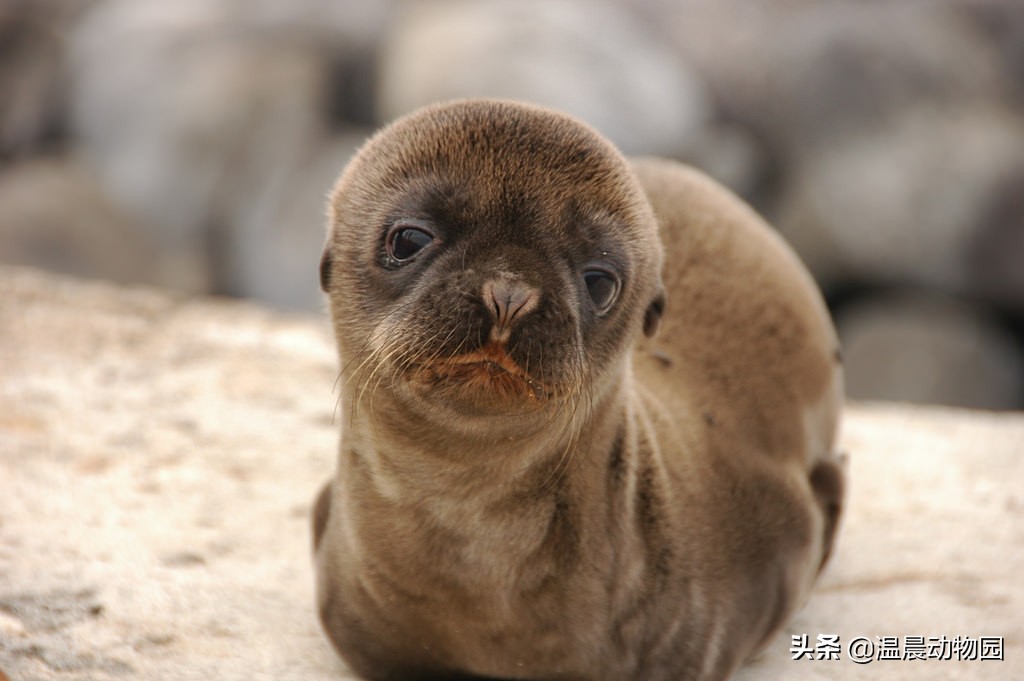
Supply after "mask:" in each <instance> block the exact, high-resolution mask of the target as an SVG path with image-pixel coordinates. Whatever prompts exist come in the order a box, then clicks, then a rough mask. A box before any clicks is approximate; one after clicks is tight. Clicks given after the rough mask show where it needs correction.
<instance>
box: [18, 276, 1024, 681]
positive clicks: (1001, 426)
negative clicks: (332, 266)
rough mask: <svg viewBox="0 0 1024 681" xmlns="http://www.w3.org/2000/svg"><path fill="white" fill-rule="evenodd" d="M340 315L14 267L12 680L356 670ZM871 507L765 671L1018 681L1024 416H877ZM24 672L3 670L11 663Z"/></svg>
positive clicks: (870, 459) (845, 442) (854, 412)
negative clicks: (325, 626)
mask: <svg viewBox="0 0 1024 681" xmlns="http://www.w3.org/2000/svg"><path fill="white" fill-rule="evenodd" d="M327 326H328V325H327V323H326V321H325V318H324V317H323V316H304V317H301V316H284V315H280V314H275V313H271V312H268V311H266V310H263V309H260V308H257V307H253V306H250V305H243V304H239V303H233V302H225V301H217V300H196V301H186V300H184V299H181V298H173V297H169V296H167V295H165V294H162V293H157V292H154V291H151V290H143V289H117V288H114V287H111V286H109V285H105V284H95V283H87V282H83V281H79V280H71V279H59V278H55V277H52V276H49V275H43V274H40V273H37V272H35V271H32V270H24V269H12V268H6V269H0V670H2V672H3V673H6V675H7V676H8V677H10V679H12V680H14V681H21V680H29V679H41V680H61V681H64V680H67V681H80V680H81V681H84V680H86V679H89V680H95V681H107V680H113V679H176V680H179V679H186V680H187V679H204V680H205V679H218V680H222V681H235V680H237V681H243V680H244V681H252V680H254V679H273V680H275V681H282V680H287V679H296V680H298V679H302V680H304V681H320V680H323V681H326V680H328V679H351V678H352V677H351V676H350V675H348V674H347V672H346V671H345V670H344V667H343V666H342V664H341V663H340V662H339V661H338V660H337V659H336V658H335V656H334V654H333V652H332V651H331V649H330V647H329V646H328V644H327V642H326V640H325V639H324V637H323V636H322V635H321V633H320V631H319V628H318V624H317V621H316V617H315V609H314V605H313V595H312V587H313V579H312V570H311V566H310V560H309V530H308V514H309V506H310V502H311V500H312V498H313V495H314V493H315V492H316V490H317V488H318V486H319V484H320V483H321V482H322V481H323V480H325V479H326V478H327V477H328V476H329V475H330V474H331V472H332V470H333V468H334V449H335V445H336V441H337V429H338V427H337V423H336V422H334V423H332V410H333V408H334V404H335V400H336V398H337V390H336V387H335V386H334V381H335V377H336V375H337V373H336V372H337V359H336V357H335V352H334V349H333V347H332V343H331V340H330V338H329V334H328V329H327ZM841 441H842V446H843V448H844V449H845V450H847V451H848V452H849V453H850V458H851V479H852V483H851V485H850V492H851V495H850V504H849V509H848V514H847V517H846V521H845V526H844V528H843V531H842V535H841V537H840V543H839V547H838V551H837V553H836V555H835V556H834V558H833V561H832V564H831V565H830V567H829V568H828V570H827V572H826V574H825V576H824V578H823V580H822V582H821V583H820V585H819V587H818V588H817V589H816V590H815V592H814V594H813V595H812V597H811V599H810V602H809V603H808V605H807V606H806V608H805V609H804V610H803V611H802V612H801V613H800V614H799V615H797V617H796V618H795V619H794V620H793V621H792V622H791V623H790V624H788V625H787V626H786V628H785V631H784V632H783V634H782V635H781V636H780V637H779V638H777V639H776V640H775V641H773V642H772V643H770V644H769V645H768V647H767V649H766V651H765V652H764V653H763V655H762V656H761V657H760V658H759V659H758V660H756V661H755V662H754V663H753V664H751V665H750V666H748V667H746V668H745V669H743V670H742V671H741V672H740V673H739V674H738V675H737V677H736V678H737V679H738V680H740V681H762V680H763V681H767V680H770V679H782V678H785V679H790V680H795V681H811V680H819V679H821V680H824V679H829V680H831V681H836V680H839V681H843V680H847V679H877V678H884V679H887V680H888V681H901V680H910V679H914V680H917V679H920V680H922V681H924V680H928V681H943V680H953V679H956V680H957V681H973V680H976V679H993V680H995V679H1000V680H1002V679H1011V678H1014V675H1015V674H1020V670H1021V669H1022V668H1024V666H1022V658H1024V582H1022V581H1021V579H1020V575H1021V572H1022V570H1024V522H1022V521H1024V485H1022V484H1021V483H1022V478H1024V458H1022V457H1021V453H1022V452H1024V415H1022V414H1002V415H997V414H993V413H982V412H966V411H954V410H938V409H925V408H919V407H910V406H898V405H882V404H878V405H853V406H851V407H850V408H849V409H848V410H847V412H846V416H845V421H844V425H843V434H842V438H841ZM794 634H795V635H800V634H807V635H808V636H809V637H810V640H811V641H814V640H815V638H816V636H817V635H818V634H838V635H840V636H841V640H842V641H843V642H844V644H845V642H848V641H850V640H852V639H853V637H855V636H867V637H871V638H872V639H874V637H876V636H900V637H902V636H908V635H910V636H913V635H919V636H941V635H945V636H947V637H949V638H952V637H954V636H971V637H975V638H976V637H979V636H1002V637H1004V639H1005V649H1004V655H1005V658H1006V661H1004V662H992V661H986V662H980V661H974V662H943V661H934V660H931V661H915V662H873V663H871V664H868V665H863V666H861V665H857V664H854V663H853V662H851V661H849V660H848V659H846V654H845V646H844V652H843V659H841V660H840V661H835V662H827V661H806V660H802V661H793V660H791V659H790V657H791V656H790V653H789V649H790V645H791V636H792V635H794ZM0 678H3V674H0Z"/></svg>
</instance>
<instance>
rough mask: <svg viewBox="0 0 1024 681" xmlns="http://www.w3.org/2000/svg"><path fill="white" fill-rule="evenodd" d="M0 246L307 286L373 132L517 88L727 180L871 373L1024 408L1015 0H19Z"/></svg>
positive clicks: (636, 147)
mask: <svg viewBox="0 0 1024 681" xmlns="http://www.w3.org/2000/svg"><path fill="white" fill-rule="evenodd" d="M0 56H2V58H0V261H3V262H18V263H24V264H32V265H36V266H41V267H49V268H52V269H58V270H62V271H67V272H71V273H75V274H81V275H85V276H95V277H102V278H108V279H113V280H116V281H122V282H131V281H137V282H142V283H149V284H156V285H159V286H165V287H169V288H174V289H177V290H180V291H184V292H186V293H218V294H229V295H237V296H249V297H255V298H259V299H261V300H264V301H266V302H268V303H270V304H273V305H276V306H282V307H290V308H315V307H317V306H319V305H320V304H321V303H320V300H321V299H320V294H319V292H318V289H317V284H316V263H317V260H318V257H319V252H320V248H321V246H322V242H323V236H324V209H325V197H326V195H327V192H328V191H329V189H330V186H331V184H332V182H333V180H334V178H335V177H336V175H337V174H338V172H339V171H340V170H341V168H342V167H343V166H344V164H345V163H346V161H347V160H348V159H349V158H350V157H351V155H352V154H353V153H354V151H355V149H356V148H357V147H358V145H359V144H360V143H361V142H362V140H363V139H365V137H366V136H367V135H368V134H369V133H370V132H371V131H372V130H373V129H374V128H375V127H377V126H379V125H381V124H383V123H386V122H387V121H388V120H390V119H392V118H394V117H396V116H399V115H401V114H403V113H406V112H408V111H410V110H412V109H414V108H416V107H419V106H422V105H424V104H428V103H430V102H433V101H437V100H442V99H449V98H454V97H472V96H491V97H510V98H516V99H522V100H528V101H533V102H536V103H540V104H544V105H547V106H552V107H555V108H558V109H561V110H564V111H567V112H569V113H571V114H574V115H576V116H578V117H580V118H582V119H583V120H585V121H587V122H589V123H590V124H592V125H593V126H594V127H596V128H597V129H598V130H600V131H601V132H603V133H604V134H605V135H607V136H608V137H610V138H611V139H612V140H613V141H615V142H616V144H618V145H619V146H620V148H622V149H623V150H624V151H626V152H627V153H631V154H658V155H662V156H669V157H675V158H678V159H681V160H684V161H687V162H690V163H693V164H695V165H697V166H699V167H702V168H704V169H705V170H707V171H708V172H709V173H711V174H712V175H714V176H715V177H718V178H719V179H720V180H722V181H723V182H725V183H726V184H728V185H730V186H731V187H733V189H734V190H736V191H737V192H738V193H740V194H741V195H743V196H744V197H745V198H747V199H748V200H750V201H751V202H753V203H754V205H755V206H756V207H757V208H758V209H759V210H760V211H761V212H762V213H764V214H765V215H766V216H767V217H768V218H769V220H771V221H772V222H773V223H774V224H775V225H776V226H777V227H778V229H779V230H780V231H781V232H782V233H783V234H784V235H785V236H786V238H787V239H788V240H789V241H790V242H791V243H792V244H793V245H794V247H795V248H796V249H797V250H798V251H799V252H800V254H801V256H802V257H803V258H804V259H805V261H806V262H807V263H808V266H809V267H810V268H811V270H812V271H813V272H814V274H815V276H816V277H817V278H818V280H819V282H820V283H821V284H822V286H823V287H824V289H825V292H826V295H827V296H828V297H829V301H830V303H831V304H832V306H833V312H834V314H835V315H836V318H837V321H838V323H839V327H840V332H841V334H842V336H843V341H844V345H845V346H846V356H847V361H848V370H849V371H848V376H849V382H850V389H851V394H852V395H854V396H855V397H863V398H870V397H879V398H889V399H908V400H914V401H922V402H938V403H945V404H956V405H961V406H975V407H983V408H1021V407H1024V387H1022V386H1024V369H1022V364H1024V360H1022V357H1024V349H1022V348H1024V342H1022V339H1024V3H1019V2H1014V1H1013V0H979V1H978V2H972V3H960V2H956V0H934V1H932V2H915V3H849V2H847V3H840V2H835V3H818V2H810V1H809V0H794V1H792V2H786V3H765V2H761V1H760V0H714V1H711V0H683V1H676V0H621V1H619V2H614V1H612V0H598V1H586V0H479V1H469V0H381V1H378V2H373V3H368V2H363V1H362V0H296V1H295V2H290V3H281V2H277V1H276V0H180V1H179V2H173V3H171V2H165V1H163V0H7V1H6V2H3V3H0Z"/></svg>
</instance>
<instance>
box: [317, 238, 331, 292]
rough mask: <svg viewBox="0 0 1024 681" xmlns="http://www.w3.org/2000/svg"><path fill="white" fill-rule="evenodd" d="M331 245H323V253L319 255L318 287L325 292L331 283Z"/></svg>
mask: <svg viewBox="0 0 1024 681" xmlns="http://www.w3.org/2000/svg"><path fill="white" fill-rule="evenodd" d="M332 260H333V256H332V255H331V246H330V244H328V245H327V246H325V247H324V254H323V255H322V256H321V257H320V288H321V289H322V290H323V292H324V293H327V287H328V286H330V285H331V262H332Z"/></svg>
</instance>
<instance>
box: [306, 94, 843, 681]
mask: <svg viewBox="0 0 1024 681" xmlns="http://www.w3.org/2000/svg"><path fill="white" fill-rule="evenodd" d="M403 221H408V224H411V225H418V226H419V228H422V229H424V230H427V231H428V232H429V233H430V234H431V236H432V237H433V240H432V241H431V243H430V245H429V246H427V247H426V248H424V249H423V250H422V251H421V252H420V253H418V254H417V255H416V256H415V257H412V258H409V259H407V260H404V261H402V262H396V261H395V259H394V258H390V257H389V253H388V248H387V242H386V239H387V235H388V234H389V233H390V231H391V230H393V229H394V228H395V225H399V226H400V225H402V224H406V223H404V222H403ZM594 267H596V268H598V269H601V271H606V270H607V271H609V272H613V273H614V275H615V276H617V277H618V278H619V282H620V286H619V289H618V297H617V299H616V300H615V301H614V303H613V304H612V305H611V306H610V307H609V308H608V309H606V310H605V309H600V308H598V307H597V306H595V305H594V301H593V300H591V299H590V298H588V293H587V287H586V285H585V283H584V280H583V276H582V275H583V273H584V272H586V271H587V270H588V268H594ZM320 277H321V284H322V286H323V287H324V290H325V291H326V293H327V296H328V302H329V305H330V311H331V318H332V322H333V325H334V331H335V335H336V338H337V340H338V346H339V358H340V363H341V365H340V366H341V376H340V379H339V385H340V398H339V401H340V411H339V413H340V414H341V415H342V434H341V441H340V448H339V457H338V472H337V474H336V476H335V477H334V478H333V479H332V481H331V482H330V483H329V484H328V485H327V486H326V487H325V488H324V490H323V491H322V492H321V495H320V496H319V497H318V500H317V503H316V506H315V509H314V522H313V525H314V528H313V529H314V552H315V564H316V573H317V599H318V604H319V614H320V617H321V621H322V623H323V626H324V629H325V631H326V633H327V635H328V637H329V638H330V640H331V641H332V643H333V644H334V646H335V647H336V649H337V650H338V652H339V653H340V654H341V655H342V656H343V657H344V658H345V659H346V661H347V662H348V663H349V664H350V665H351V666H352V667H353V669H354V670H355V671H356V672H357V673H359V674H361V675H363V676H365V677H366V678H368V679H428V678H438V679H440V678H506V679H548V680H551V679H580V680H584V679H587V680H593V681H597V680H602V679H608V680H609V681H610V680H612V679H644V680H649V681H659V680H662V679H663V680H665V681H668V680H670V679H671V680H673V681H675V680H679V679H682V680H687V679H691V680H696V679H702V680H712V679H725V678H727V677H728V675H729V674H730V673H731V671H732V670H733V669H734V668H735V667H736V666H737V665H738V664H739V663H740V662H741V661H742V660H743V659H744V658H745V657H747V656H748V655H749V654H750V653H751V652H752V651H753V650H754V649H755V648H756V647H757V646H759V645H762V644H763V643H764V641H766V640H767V638H768V637H770V636H771V635H772V634H773V633H774V632H775V631H776V630H777V629H778V628H779V627H780V626H781V625H782V623H783V622H784V621H785V620H786V619H787V618H788V617H789V616H790V615H791V614H792V612H793V611H794V610H795V609H796V608H797V607H798V606H799V604H800V603H802V602H803V600H804V599H805V598H806V596H807V594H808V592H809V589H810V587H811V585H812V584H813V581H814V579H815V577H816V575H817V574H818V571H819V569H820V567H821V565H822V563H823V561H824V559H825V558H826V557H827V555H828V552H829V551H830V550H831V546H832V542H833V538H834V534H835V531H836V527H837V524H838V518H839V515H840V512H841V508H842V496H843V484H842V481H843V475H844V474H843V468H842V465H841V463H840V462H839V460H838V458H837V457H835V456H834V454H833V451H834V438H835V431H836V428H837V423H838V413H839V408H840V404H841V394H842V393H841V391H842V376H841V368H840V367H839V366H838V364H837V361H836V357H837V356H838V355H837V345H836V339H835V334H834V331H833V329H832V325H831V322H830V320H829V318H828V314H827V312H826V311H825V309H824V306H823V304H822V302H821V298H820V295H819V294H818V292H817V290H816V288H815V286H814V284H813V282H812V281H811V280H810V278H809V276H808V275H807V274H806V272H805V271H804V269H803V268H802V266H801V265H800V264H799V262H798V261H797V260H796V259H795V257H794V256H793V255H792V253H791V252H790V251H789V250H788V248H787V247H786V246H785V245H784V244H783V243H782V242H781V241H780V240H779V239H778V238H777V237H776V236H775V235H774V234H772V233H771V231H770V228H768V227H767V226H766V225H765V224H764V223H763V222H762V221H761V220H760V218H758V217H757V216H756V215H755V214H754V213H753V212H752V211H750V210H749V209H748V208H746V207H745V206H743V205H742V204H741V202H739V201H738V199H736V198H735V197H733V196H732V195H731V194H729V193H728V192H727V191H725V190H724V189H722V188H721V187H719V186H718V185H716V184H715V183H713V182H712V181H710V180H708V179H707V178H705V177H704V176H703V175H701V174H699V173H697V172H696V171H693V170H691V169H687V168H685V167H682V166H679V165H678V164H674V163H669V162H662V161H656V160H644V161H636V162H632V163H630V162H627V161H626V160H625V159H623V158H622V157H621V156H620V155H619V153H618V152H617V151H616V150H615V149H614V148H613V147H612V146H611V145H610V144H609V143H608V142H606V141H605V140H604V139H603V138H601V137H600V136H599V135H598V134H597V133H595V132H594V131H593V130H591V129H590V128H588V127H587V126H585V125H584V124H581V123H579V122H577V121H575V120H573V119H571V118H569V117H566V116H563V115H561V114H556V113H554V112H550V111H547V110H543V109H540V108H537V107H532V106H526V105H520V104H514V103H509V102H496V101H469V102H458V103H450V104H444V105H438V106H435V107H432V108H429V109H426V110H423V111H420V112H417V113H415V114H412V115H410V116H409V117H407V118H405V119H401V120H399V121H397V122H396V123H394V124H393V125H392V126H389V127H388V128H385V129H384V130H383V131H381V132H380V133H378V134H377V135H376V136H374V137H373V138H372V139H371V140H370V141H369V142H368V143H367V144H366V145H365V146H364V148H363V149H362V150H361V151H360V152H359V154H358V155H357V156H356V158H355V159H354V160H353V161H352V163H350V164H349V166H348V167H347V168H346V170H345V171H344V173H343V174H342V176H341V178H340V179H339V182H338V184H337V186H336V188H335V191H334V193H333V194H332V198H331V205H330V231H329V235H328V240H327V245H326V247H325V252H324V257H323V260H322V261H321V266H320ZM495 281H503V282H508V281H515V282H519V283H518V284H517V285H520V286H521V287H522V288H523V289H524V290H529V291H532V292H535V294H536V295H535V297H533V298H531V302H530V305H529V306H527V307H526V308H524V312H523V314H522V315H521V316H519V317H517V319H516V320H515V321H514V323H513V322H508V324H509V326H508V328H504V329H502V332H501V333H500V334H495V333H492V326H493V324H494V323H495V319H496V318H497V317H496V315H497V314H498V313H497V312H495V311H494V310H493V308H492V305H491V303H492V301H489V300H488V294H487V291H489V290H491V289H489V287H492V288H493V282H495ZM489 282H490V283H489ZM659 327H660V330H659ZM496 338H497V339H499V341H500V342H499V341H496Z"/></svg>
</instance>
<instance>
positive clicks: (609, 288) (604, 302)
mask: <svg viewBox="0 0 1024 681" xmlns="http://www.w3.org/2000/svg"><path fill="white" fill-rule="evenodd" d="M583 283H584V284H586V285H587V293H588V294H590V299H591V300H593V301H594V305H596V306H597V311H598V312H602V313H603V312H607V311H608V309H609V308H610V307H611V306H612V303H614V302H615V298H616V297H617V296H618V295H619V280H618V278H617V277H616V276H615V275H614V274H612V273H611V272H607V271H605V270H596V269H595V270H587V271H586V272H584V273H583Z"/></svg>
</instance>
